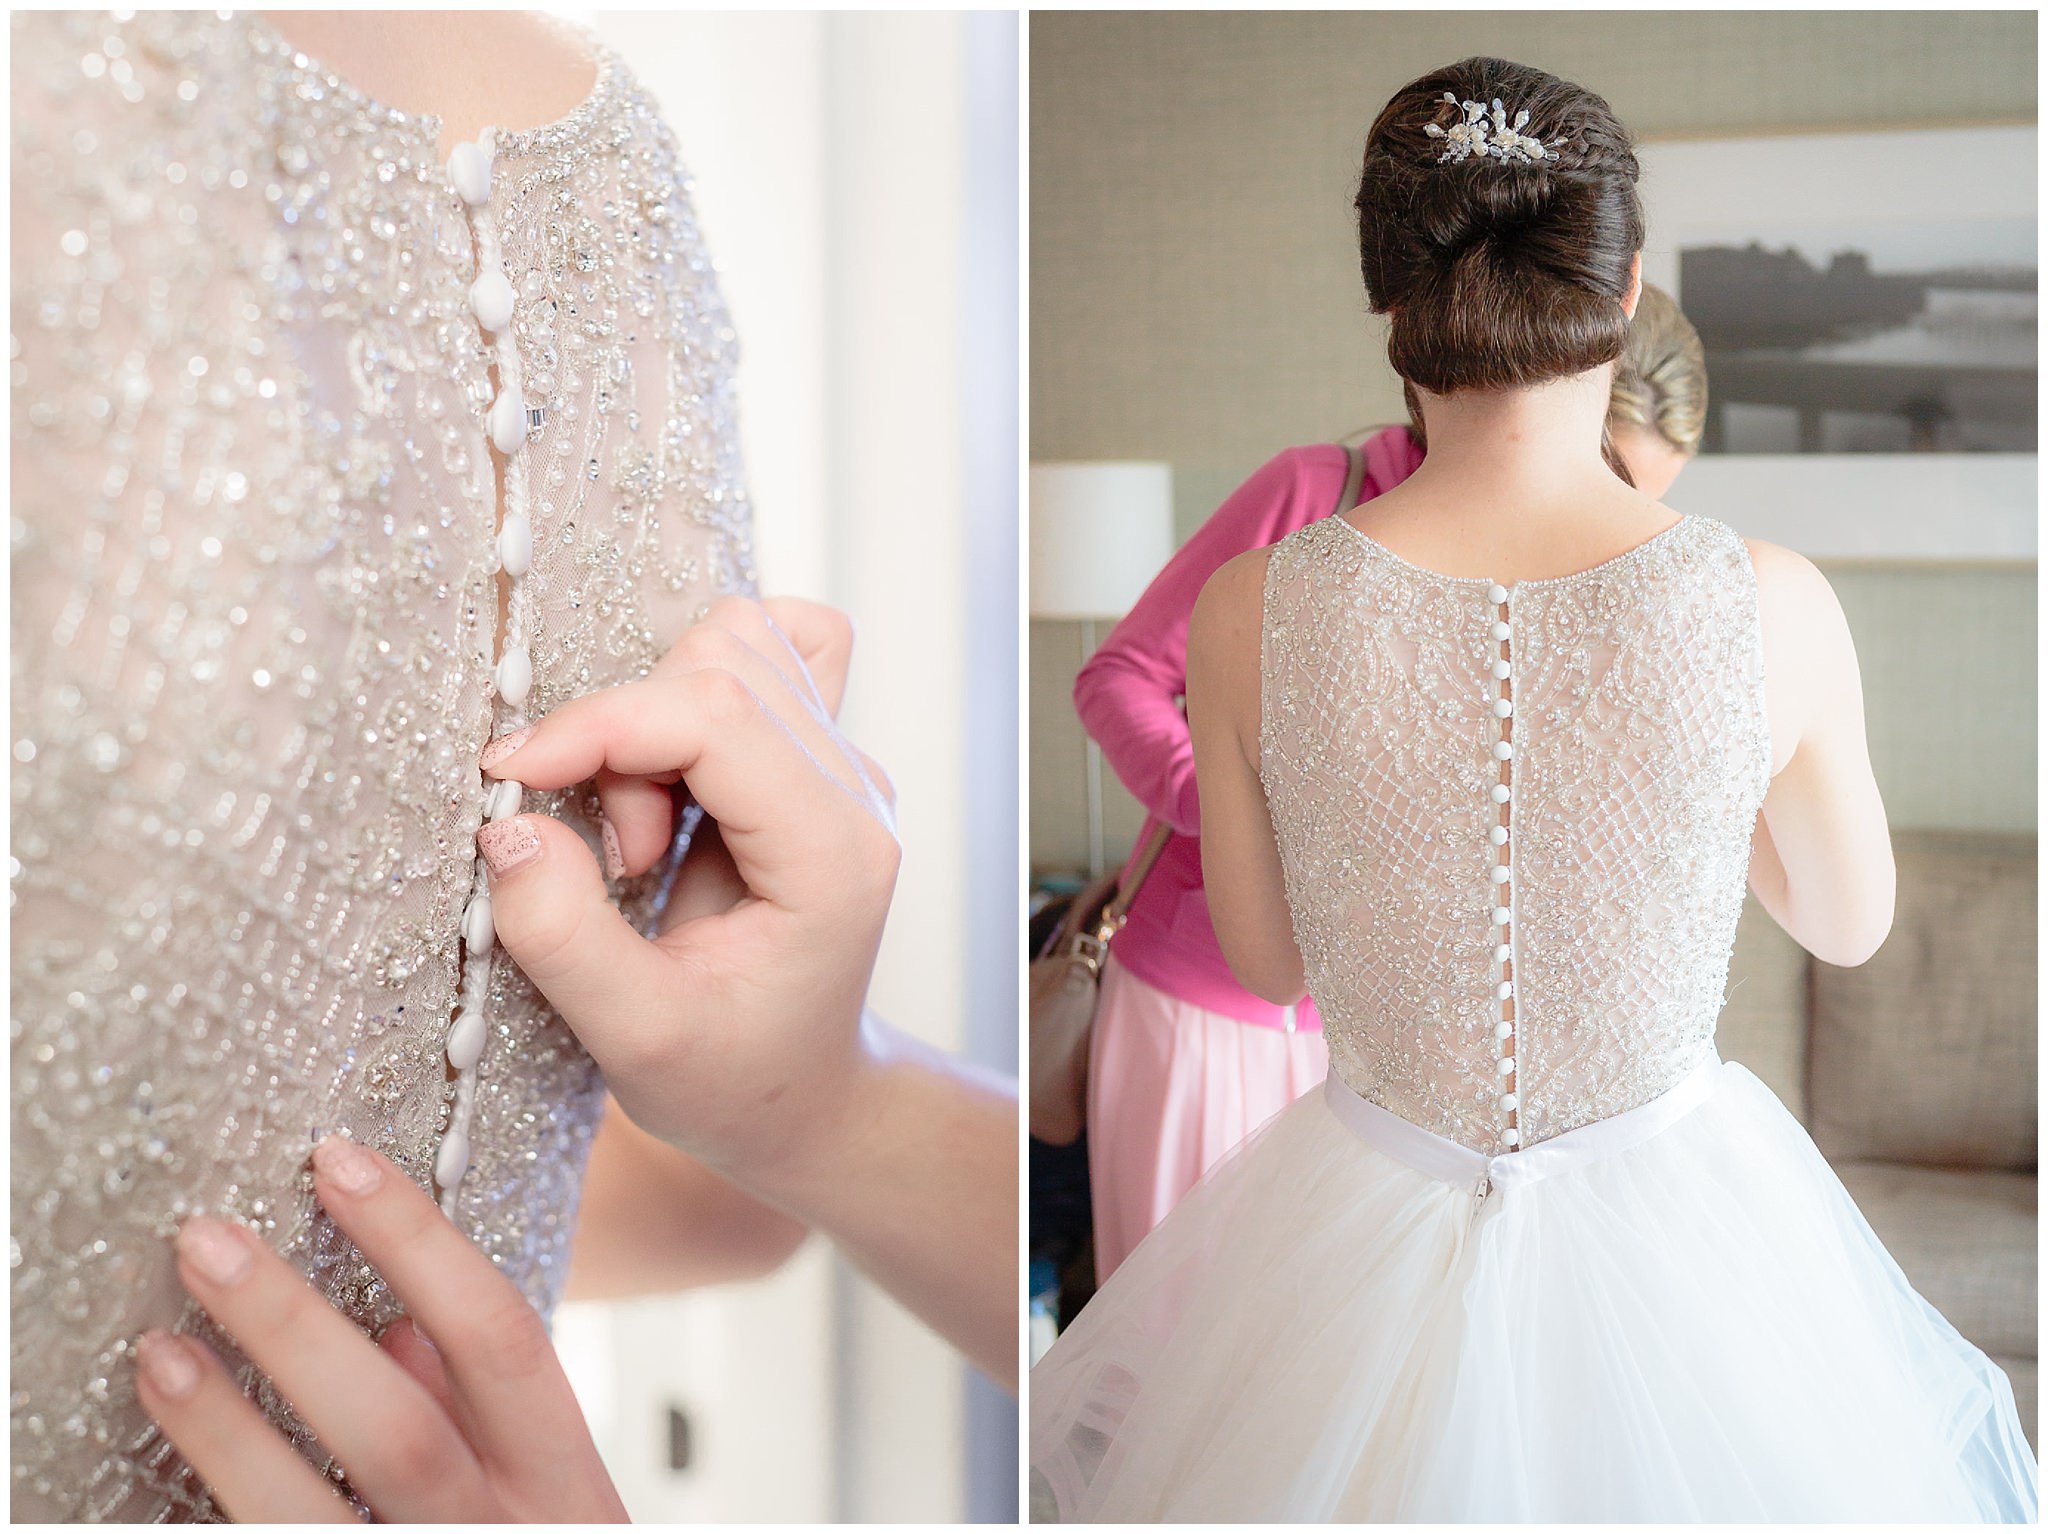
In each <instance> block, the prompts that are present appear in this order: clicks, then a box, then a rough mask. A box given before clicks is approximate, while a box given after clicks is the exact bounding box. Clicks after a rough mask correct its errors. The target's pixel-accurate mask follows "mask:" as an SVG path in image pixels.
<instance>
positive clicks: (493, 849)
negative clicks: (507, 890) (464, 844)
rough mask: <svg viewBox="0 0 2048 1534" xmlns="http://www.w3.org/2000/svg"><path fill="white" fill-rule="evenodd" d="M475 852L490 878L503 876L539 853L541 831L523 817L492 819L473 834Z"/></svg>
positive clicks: (522, 866)
mask: <svg viewBox="0 0 2048 1534" xmlns="http://www.w3.org/2000/svg"><path fill="white" fill-rule="evenodd" d="M476 848H477V851H479V852H481V853H482V854H483V855H484V862H485V864H486V865H487V866H488V867H489V868H490V870H491V877H492V878H493V879H502V878H504V877H505V875H507V874H509V873H511V872H512V871H513V870H514V869H518V868H524V867H525V866H526V865H527V864H528V863H531V862H532V861H533V860H534V859H535V858H537V857H539V856H540V834H539V833H538V832H536V831H535V830H534V829H533V827H532V826H530V825H528V824H527V822H526V820H525V819H524V818H523V817H515V818H513V819H511V820H494V821H492V822H491V823H490V824H489V825H487V826H485V827H484V828H483V829H482V830H480V831H478V832H477V833H476Z"/></svg>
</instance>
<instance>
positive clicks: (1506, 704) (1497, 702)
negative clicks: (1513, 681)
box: [1493, 698, 1515, 719]
mask: <svg viewBox="0 0 2048 1534" xmlns="http://www.w3.org/2000/svg"><path fill="white" fill-rule="evenodd" d="M1514 711H1515V705H1514V704H1513V703H1512V702H1510V701H1509V700H1508V699H1506V698H1495V699H1494V700H1493V717H1494V718H1496V719H1505V718H1507V717H1508V715H1510V714H1512V713H1513V712H1514Z"/></svg>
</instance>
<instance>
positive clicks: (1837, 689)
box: [1749, 539, 1897, 964]
mask: <svg viewBox="0 0 2048 1534" xmlns="http://www.w3.org/2000/svg"><path fill="white" fill-rule="evenodd" d="M1749 546H1750V557H1751V560H1752V562H1753V563H1754V565H1755V567H1756V572H1757V594H1758V605H1759V607H1760V609H1761V611H1762V618H1763V631H1764V675H1765V686H1766V706H1767V708H1768V711H1769V717H1770V728H1771V740H1772V766H1773V768H1775V769H1776V776H1775V777H1773V779H1772V780H1771V786H1770V791H1769V793H1768V794H1767V795H1766V796H1765V799H1764V806H1763V813H1762V814H1761V815H1760V816H1759V817H1758V819H1757V828H1756V834H1755V836H1754V838H1753V840H1752V844H1751V858H1750V888H1751V889H1753V890H1754V891H1755V892H1756V897H1757V900H1758V901H1759V903H1761V904H1762V906H1763V908H1764V909H1765V910H1766V911H1768V912H1770V914H1771V916H1772V917H1773V918H1774V919H1775V920H1776V921H1777V923H1778V925H1779V926H1781V927H1783V928H1784V929H1785V930H1786V932H1788V933H1790V934H1791V936H1792V937H1793V938H1794V940H1796V941H1797V942H1798V943H1799V945H1800V946H1801V947H1802V948H1804V949H1806V950H1807V951H1808V952H1809V953H1811V954H1813V955H1814V957H1816V958H1818V959H1822V960H1825V961H1826V962H1827V963H1830V964H1861V963H1862V962H1863V961H1864V960H1865V959H1867V958H1869V957H1870V956H1871V955H1872V954H1873V953H1875V952H1876V951H1877V949H1878V945H1879V944H1881V943H1882V942H1883V941H1884V939H1885V935H1886V934H1887V933H1888V932H1890V931H1891V925H1892V906H1893V897H1894V894H1895V891H1896V888H1897V874H1896V869H1895V867H1894V865H1893V862H1892V845H1891V832H1890V828H1889V827H1888V826H1887V824H1886V822H1885V812H1884V801H1883V799H1882V798H1881V797H1880V796H1879V794H1878V789H1877V779H1876V776H1875V775H1874V774H1873V773H1872V771H1871V767H1870V746H1869V742H1868V740H1867V738H1866V735H1865V731H1864V723H1863V681H1862V677H1861V675H1860V673H1859V672H1858V669H1857V665H1856V647H1855V644H1854V642H1853V641H1852V640H1851V638H1850V636H1849V623H1848V619H1847V618H1845V617H1844V616H1843V614H1842V606H1841V603H1840V602H1839V601H1837V600H1836V598H1835V593H1834V590H1833V588H1832V587H1830V586H1829V585H1828V583H1827V579H1826V577H1824V576H1823V575H1822V574H1821V573H1820V571H1818V570H1816V569H1815V568H1814V567H1813V565H1812V564H1811V563H1810V562H1809V561H1808V560H1806V559H1804V558H1802V557H1801V556H1799V555H1798V554H1795V553H1793V552H1792V551H1791V550H1789V549H1784V548H1780V547H1778V546H1777V545H1776V544H1771V543H1761V542H1758V541H1756V540H1753V539H1752V540H1750V545H1749Z"/></svg>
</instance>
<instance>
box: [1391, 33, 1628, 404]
mask: <svg viewBox="0 0 2048 1534" xmlns="http://www.w3.org/2000/svg"><path fill="white" fill-rule="evenodd" d="M1447 91H1448V92H1450V93H1451V94H1452V95H1453V96H1454V97H1456V98H1457V100H1458V101H1461V102H1462V101H1478V102H1484V103H1486V104H1487V106H1488V107H1489V109H1490V108H1491V106H1492V103H1493V102H1494V100H1495V99H1496V98H1498V99H1499V101H1500V102H1501V104H1502V105H1503V106H1504V107H1505V108H1506V111H1507V118H1508V122H1509V123H1510V124H1512V123H1513V122H1514V121H1515V119H1516V117H1517V116H1518V115H1519V114H1520V113H1521V112H1523V111H1526V112H1527V113H1528V114H1529V120H1528V122H1527V123H1526V124H1525V125H1524V126H1523V128H1522V129H1521V131H1522V132H1523V133H1525V134H1529V135H1533V136H1534V137H1536V138H1538V139H1540V140H1541V141H1542V143H1543V145H1544V147H1545V148H1546V149H1549V150H1555V151H1556V153H1557V156H1558V158H1557V159H1555V160H1546V161H1545V162H1544V163H1542V164H1540V165H1537V164H1528V163H1523V162H1521V161H1518V160H1514V159H1508V160H1502V159H1499V158H1497V157H1495V156H1492V155H1486V156H1481V155H1477V154H1474V155H1472V156H1470V157H1469V158H1466V159H1463V160H1450V161H1447V162H1444V163H1441V164H1440V163H1438V162H1439V160H1440V159H1441V157H1442V155H1443V154H1444V151H1445V147H1446V143H1445V140H1444V139H1442V138H1437V137H1433V136H1431V135H1430V134H1429V133H1428V132H1426V131H1425V128H1426V125H1428V124H1430V123H1434V124H1436V125H1437V126H1438V127H1439V128H1442V129H1450V128H1452V127H1454V126H1455V125H1457V124H1458V123H1459V122H1461V121H1463V120H1464V114H1463V113H1462V112H1461V111H1460V110H1459V108H1458V107H1457V106H1455V105H1453V104H1451V103H1450V102H1447V101H1445V100H1444V93H1445V92H1447ZM1488 122H1489V125H1490V123H1491V116H1490V112H1489V118H1488ZM1640 174H1641V170H1640V167H1638V165H1637V164H1636V156H1635V149H1634V143H1633V140H1632V139H1631V137H1630V135H1629V132H1628V130H1627V129H1626V128H1625V127H1623V126H1622V124H1621V122H1620V120H1619V119H1617V118H1616V117H1615V115H1614V112H1613V109H1612V108H1610V107H1609V106H1608V105H1607V103H1606V102H1605V101H1603V100H1601V98H1600V97H1598V96H1596V95H1594V94H1593V93H1592V92H1591V91H1589V90H1587V89H1585V88H1584V87H1583V86H1579V85H1574V84H1572V83H1571V82H1570V81H1569V80H1560V79H1558V77H1557V76H1556V75H1553V74H1546V73H1545V72H1544V71H1543V70H1540V69H1532V68H1530V67H1529V66H1528V65H1526V64H1513V63H1510V62H1508V61H1507V60H1506V59H1491V58H1476V57H1475V58H1469V59H1461V60H1460V61H1459V62H1458V63H1456V64H1452V65H1449V66H1448V67H1446V68H1443V69H1439V70H1435V71H1433V72H1432V73H1430V74H1427V75H1424V76H1423V77H1422V78H1421V79H1419V80H1416V81H1414V82H1412V83H1411V84H1409V85H1406V86H1404V87H1402V89H1401V90H1400V91H1398V92H1397V93H1396V94H1395V96H1394V99H1393V100H1392V101H1389V102H1388V103H1387V105H1386V109H1385V110H1384V111H1382V112H1381V113H1380V115H1379V119H1378V120H1377V121H1376V122H1374V123H1373V125H1372V131H1371V132H1370V133H1368V134H1367V135H1366V140H1365V164H1364V169H1363V171H1362V173H1361V175H1360V177H1359V182H1358V198H1357V203H1356V206H1357V209H1358V259H1359V266H1360V269H1361V270H1362V271H1363V272H1364V274H1365V291H1366V297H1367V300H1368V301H1369V303H1370V305H1371V308H1372V312H1373V313H1375V314H1388V313H1391V315H1392V321H1391V332H1390V335H1389V337H1388V341H1387V354H1388V359H1389V360H1390V361H1391V362H1392V363H1393V366H1394V371H1395V372H1397V373H1399V374H1400V375H1401V376H1402V377H1403V378H1404V379H1407V380H1408V381H1410V382H1412V383H1414V384H1417V385H1419V386H1420V387H1422V388H1424V389H1427V390H1429V391H1431V392H1432V393H1436V394H1454V393H1456V392H1457V391H1459V390H1461V389H1512V388H1526V387H1528V386H1530V385H1533V384H1540V383H1543V382H1546V381H1547V380H1550V379H1553V378H1562V377H1566V376H1568V375H1570V374H1573V373H1583V372H1585V371H1586V370H1587V369H1589V368H1594V367H1598V366H1599V365H1600V364H1601V363H1603V362H1612V361H1614V360H1615V359H1616V358H1617V357H1619V356H1620V355H1621V353H1622V348H1623V346H1624V344H1625V343H1626V341H1627V339H1628V316H1627V314H1626V313H1625V312H1624V311H1623V309H1622V306H1621V305H1622V300H1623V299H1624V298H1626V297H1627V295H1628V289H1629V269H1630V264H1631V261H1632V258H1633V257H1634V256H1635V254H1636V252H1637V251H1639V250H1641V249H1642V247H1643V232H1644V230H1643V208H1642V203H1641V201H1640V200H1639V199H1638V198H1637V196H1636V180H1637V178H1638V177H1639V176H1640Z"/></svg>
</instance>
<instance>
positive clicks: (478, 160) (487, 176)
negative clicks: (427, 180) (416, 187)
mask: <svg viewBox="0 0 2048 1534" xmlns="http://www.w3.org/2000/svg"><path fill="white" fill-rule="evenodd" d="M448 179H449V180H450V181H452V182H454V183H455V193H456V195H457V196H458V197H460V198H461V199H462V200H463V201H464V202H466V203H468V204H469V205H470V206H471V207H472V208H481V207H482V206H483V205H484V204H485V203H487V202H489V201H490V200H491V157H490V156H489V155H487V154H485V153H484V146H483V145H481V144H476V143H461V144H457V145H456V146H455V148H454V150H453V151H452V152H451V153H450V154H449V156H448Z"/></svg>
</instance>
